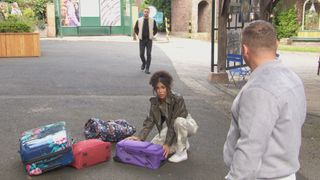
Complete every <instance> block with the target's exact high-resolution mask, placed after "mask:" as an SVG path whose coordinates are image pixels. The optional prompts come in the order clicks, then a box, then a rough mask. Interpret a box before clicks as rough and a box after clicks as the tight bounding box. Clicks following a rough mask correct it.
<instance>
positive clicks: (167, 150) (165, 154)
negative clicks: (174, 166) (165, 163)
mask: <svg viewBox="0 0 320 180" xmlns="http://www.w3.org/2000/svg"><path fill="white" fill-rule="evenodd" d="M162 147H163V156H164V157H165V158H167V157H168V155H169V153H170V147H169V146H168V145H167V144H165V145H163V146H162Z"/></svg>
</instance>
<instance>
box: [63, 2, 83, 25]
mask: <svg viewBox="0 0 320 180" xmlns="http://www.w3.org/2000/svg"><path fill="white" fill-rule="evenodd" d="M60 16H61V26H67V27H75V26H80V8H79V0H61V1H60Z"/></svg>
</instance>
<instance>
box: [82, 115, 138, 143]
mask: <svg viewBox="0 0 320 180" xmlns="http://www.w3.org/2000/svg"><path fill="white" fill-rule="evenodd" d="M135 132H136V128H135V127H134V126H132V125H130V124H129V123H128V122H127V121H126V120H124V119H118V120H114V121H113V120H108V121H104V120H101V119H97V118H91V119H89V120H88V122H87V123H86V124H85V127H84V135H85V137H86V139H101V140H103V141H107V142H118V141H121V140H122V139H124V138H126V137H128V136H132V135H133V134H134V133H135Z"/></svg>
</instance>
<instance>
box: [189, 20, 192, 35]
mask: <svg viewBox="0 0 320 180" xmlns="http://www.w3.org/2000/svg"><path fill="white" fill-rule="evenodd" d="M191 33H192V27H191V21H189V38H190V39H191Z"/></svg>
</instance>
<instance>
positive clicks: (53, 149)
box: [20, 121, 73, 175]
mask: <svg viewBox="0 0 320 180" xmlns="http://www.w3.org/2000/svg"><path fill="white" fill-rule="evenodd" d="M20 155H21V159H22V162H23V163H24V165H25V166H26V170H27V173H28V174H29V175H39V174H42V173H44V172H46V171H49V170H52V169H55V168H58V167H61V166H65V165H68V164H70V163H72V162H73V154H72V149H71V144H70V143H69V141H68V137H67V133H66V129H65V122H63V121H61V122H58V123H55V124H49V125H46V126H41V127H39V128H35V129H31V130H28V131H25V132H23V133H22V135H21V138H20Z"/></svg>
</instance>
